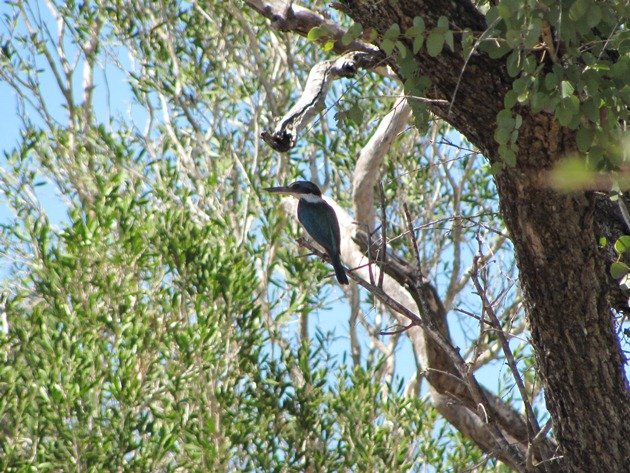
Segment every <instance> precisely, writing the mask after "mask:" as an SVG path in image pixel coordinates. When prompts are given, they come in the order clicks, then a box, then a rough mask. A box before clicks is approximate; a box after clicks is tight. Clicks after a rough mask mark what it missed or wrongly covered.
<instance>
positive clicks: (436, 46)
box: [427, 30, 444, 57]
mask: <svg viewBox="0 0 630 473" xmlns="http://www.w3.org/2000/svg"><path fill="white" fill-rule="evenodd" d="M443 46H444V34H443V33H442V32H441V31H437V30H433V31H432V32H431V34H430V35H429V37H428V38H427V53H429V56H431V57H436V56H438V55H439V54H440V53H441V52H442V47H443Z"/></svg>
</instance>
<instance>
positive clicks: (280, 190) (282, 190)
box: [263, 186, 295, 194]
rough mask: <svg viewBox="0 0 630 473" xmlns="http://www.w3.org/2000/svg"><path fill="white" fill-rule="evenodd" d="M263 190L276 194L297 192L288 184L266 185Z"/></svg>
mask: <svg viewBox="0 0 630 473" xmlns="http://www.w3.org/2000/svg"><path fill="white" fill-rule="evenodd" d="M263 190H265V191H267V192H272V193H274V194H295V192H293V191H292V190H291V188H290V187H287V186H279V187H265V188H264V189H263Z"/></svg>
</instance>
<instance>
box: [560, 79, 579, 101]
mask: <svg viewBox="0 0 630 473" xmlns="http://www.w3.org/2000/svg"><path fill="white" fill-rule="evenodd" d="M560 91H561V93H562V98H563V99H564V98H566V97H569V96H571V95H573V92H574V91H575V88H574V87H573V84H571V82H569V81H568V80H563V81H562V82H560Z"/></svg>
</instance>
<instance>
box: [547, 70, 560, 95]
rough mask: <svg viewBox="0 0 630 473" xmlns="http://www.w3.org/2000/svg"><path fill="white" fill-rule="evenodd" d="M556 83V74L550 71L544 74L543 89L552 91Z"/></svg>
mask: <svg viewBox="0 0 630 473" xmlns="http://www.w3.org/2000/svg"><path fill="white" fill-rule="evenodd" d="M557 85H558V74H556V73H554V72H550V73H549V74H547V75H546V76H545V89H547V90H548V91H552V90H553V89H555V88H556V86H557Z"/></svg>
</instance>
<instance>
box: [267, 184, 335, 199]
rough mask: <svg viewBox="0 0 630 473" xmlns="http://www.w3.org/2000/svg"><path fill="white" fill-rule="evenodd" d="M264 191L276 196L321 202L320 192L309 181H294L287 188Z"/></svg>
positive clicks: (268, 188)
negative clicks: (283, 195)
mask: <svg viewBox="0 0 630 473" xmlns="http://www.w3.org/2000/svg"><path fill="white" fill-rule="evenodd" d="M265 190H266V191H267V192H273V193H276V194H288V195H292V196H293V197H296V198H298V199H304V200H307V201H311V202H319V201H321V200H322V191H321V190H319V187H317V186H316V185H315V184H313V183H312V182H311V181H295V182H292V183H291V184H289V185H288V186H279V187H267V188H265Z"/></svg>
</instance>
